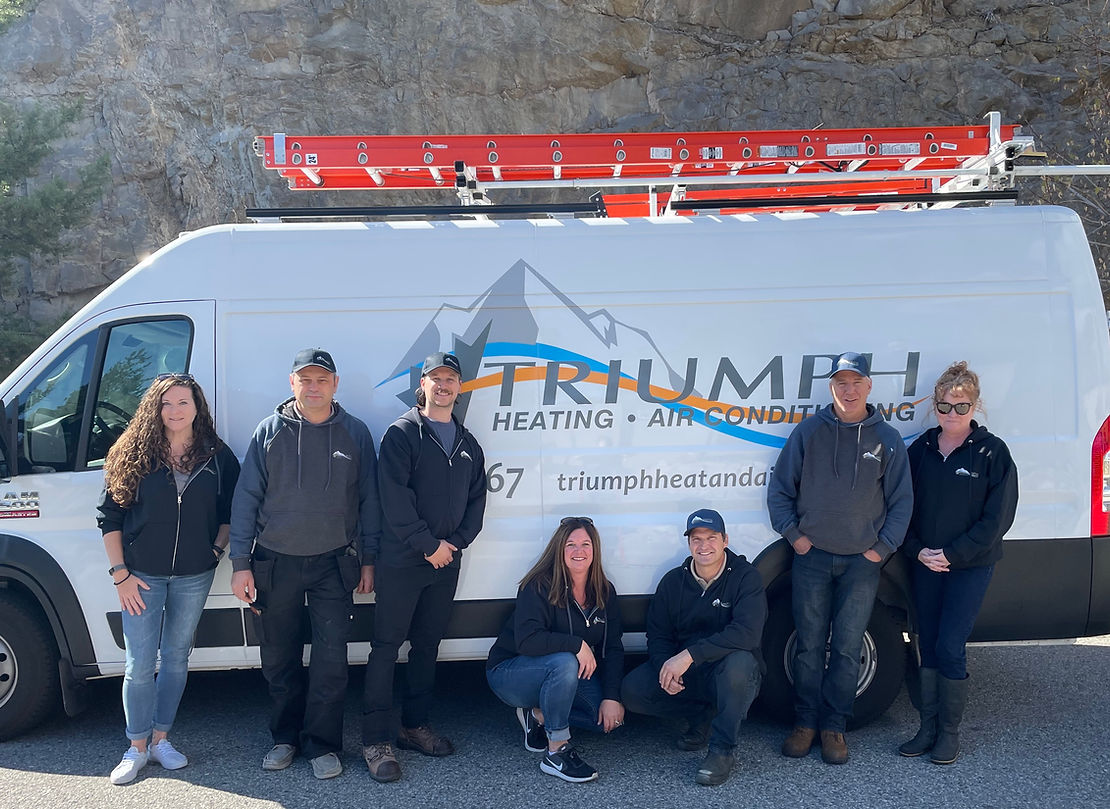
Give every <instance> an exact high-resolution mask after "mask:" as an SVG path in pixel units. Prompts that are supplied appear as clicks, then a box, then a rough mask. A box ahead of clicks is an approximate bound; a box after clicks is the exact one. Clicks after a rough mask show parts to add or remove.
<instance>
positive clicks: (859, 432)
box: [832, 419, 863, 489]
mask: <svg viewBox="0 0 1110 809" xmlns="http://www.w3.org/2000/svg"><path fill="white" fill-rule="evenodd" d="M833 431H834V432H833V435H834V438H833V455H832V468H833V476H834V477H835V478H836V479H837V480H840V470H839V469H838V468H837V465H836V460H837V456H838V455H840V419H837V420H836V422H835V423H834V424H833ZM862 439H863V422H862V421H861V422H860V423H859V424H857V425H856V453H855V455H856V460H855V464H854V465H853V467H852V488H853V489H855V488H856V479H857V478H858V477H859V445H860V441H861V440H862Z"/></svg>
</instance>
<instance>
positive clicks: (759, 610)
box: [647, 548, 767, 671]
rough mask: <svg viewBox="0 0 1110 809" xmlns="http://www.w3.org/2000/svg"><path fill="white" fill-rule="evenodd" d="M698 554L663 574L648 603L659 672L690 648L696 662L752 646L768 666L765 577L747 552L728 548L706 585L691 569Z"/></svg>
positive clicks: (653, 659)
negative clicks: (721, 567) (704, 586)
mask: <svg viewBox="0 0 1110 809" xmlns="http://www.w3.org/2000/svg"><path fill="white" fill-rule="evenodd" d="M692 564H693V558H692V557H689V556H687V557H686V561H685V562H683V563H682V564H681V565H680V566H679V567H676V568H674V569H673V570H670V571H668V572H667V573H666V575H664V576H663V579H662V580H661V581H660V582H659V586H658V587H657V588H656V589H655V595H654V596H653V597H652V599H651V604H650V605H649V606H648V614H647V646H648V659H649V660H650V661H651V664H652V665H653V666H654V667H655V670H656V671H658V670H659V669H660V668H661V667H662V665H663V664H664V663H666V662H667V660H668V659H669V658H671V657H673V656H674V655H676V654H678V653H679V652H681V651H682V650H683V649H687V650H688V651H689V652H690V656H691V657H693V658H694V665H695V666H700V665H702V664H703V663H715V662H716V661H718V660H720V659H721V658H723V657H725V656H726V655H728V654H731V653H732V652H735V651H739V650H741V649H744V650H747V651H749V652H751V653H752V654H754V655H755V656H756V659H758V660H759V661H760V665H761V666H762V665H763V656H762V655H761V654H760V650H759V646H760V642H761V641H762V638H763V624H764V622H765V621H766V620H767V596H766V594H765V593H764V591H763V577H762V576H760V575H759V571H758V570H756V569H755V568H754V567H752V565H751V564H749V563H748V561H747V560H746V559H745V558H744V557H743V556H738V555H737V554H735V553H733V552H732V551H730V550H729V549H728V548H725V569H724V570H722V571H721V575H720V576H718V577H717V580H716V581H714V582H713V583H712V584H711V585H709V589H707V590H702V589H701V585H700V584H698V582H697V581H696V580H695V579H694V576H693V574H692V573H691V572H690V566H691V565H692Z"/></svg>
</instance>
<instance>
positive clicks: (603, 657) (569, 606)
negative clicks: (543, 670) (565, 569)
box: [486, 581, 624, 702]
mask: <svg viewBox="0 0 1110 809" xmlns="http://www.w3.org/2000/svg"><path fill="white" fill-rule="evenodd" d="M548 592H549V591H548V590H547V588H546V587H544V588H541V587H540V585H539V583H538V582H536V581H532V582H529V583H528V584H527V585H525V587H524V588H523V589H522V590H521V591H520V592H519V593H517V596H516V609H515V610H513V614H512V615H510V616H509V620H508V621H506V622H505V626H504V628H503V629H502V630H501V634H500V635H498V636H497V641H496V643H494V644H493V648H491V649H490V650H489V658H488V659H487V660H486V670H487V671H488V670H489V669H492V668H494V667H495V666H497V664H498V663H502V662H504V661H506V660H508V659H509V658H512V657H516V656H518V655H527V656H528V657H543V656H544V655H549V654H555V653H556V652H570V653H571V654H578V650H579V649H581V648H582V641H586V643H587V644H588V645H589V647H590V649H591V650H592V651H593V653H594V659H595V660H596V661H597V669H598V676H599V677H600V681H599V682H600V683H601V697H602V699H613V700H617V701H618V702H619V701H620V698H621V678H622V677H624V644H623V643H622V641H621V611H620V606H619V605H618V604H617V591H616V590H615V589H614V588H613V585H612V583H609V593H608V595H606V597H605V607H604V608H602V609H599V608H598V607H591V608H590V609H586V610H584V609H582V608H581V607H580V606H578V604H577V602H575V600H574V598H573V597H571V595H570V593H567V596H566V606H565V607H557V606H555V605H554V604H552V603H551V601H550V599H548Z"/></svg>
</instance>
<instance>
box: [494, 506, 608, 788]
mask: <svg viewBox="0 0 1110 809" xmlns="http://www.w3.org/2000/svg"><path fill="white" fill-rule="evenodd" d="M623 676H624V646H623V644H622V643H621V618H620V607H619V606H618V605H617V591H616V590H615V589H614V588H613V585H612V583H611V582H610V581H609V580H608V579H607V578H605V571H604V570H603V569H602V567H601V536H600V535H599V534H598V532H597V528H595V527H594V523H593V520H591V519H590V518H589V517H565V518H563V520H562V521H561V522H560V523H559V527H558V528H556V529H555V533H554V534H553V535H552V537H551V540H550V541H549V542H548V543H547V547H546V548H545V549H544V551H543V554H541V555H540V559H539V561H538V562H536V564H535V565H534V566H533V567H532V569H531V570H529V571H528V573H526V574H525V576H524V578H523V579H522V580H521V582H520V590H519V592H518V593H517V596H516V610H515V611H514V613H513V615H512V616H511V617H510V618H509V620H508V622H507V623H506V624H505V628H504V629H502V630H501V634H500V635H499V636H498V638H497V642H496V643H494V645H493V648H492V649H490V653H489V659H488V660H487V662H486V680H487V681H488V682H489V684H490V688H492V689H493V693H495V694H496V695H497V696H498V697H499V698H500V699H501V701H502V702H504V703H505V704H506V705H510V706H512V707H514V708H516V715H517V719H518V720H519V721H520V726H521V728H523V730H524V747H525V749H526V750H530V751H532V752H533V753H539V752H543V753H544V757H543V758H542V759H541V760H540V769H541V770H542V771H543V772H545V773H547V774H548V775H554V776H556V777H558V778H562V779H563V780H564V781H571V782H573V783H580V782H583V781H592V780H594V779H595V778H597V770H595V769H594V768H593V767H591V766H590V765H589V764H587V763H586V762H585V761H583V760H582V759H581V757H580V756H579V755H578V753H577V752H576V751H575V749H574V748H573V747H572V746H571V744H570V727H571V725H574V726H575V727H584V728H589V729H591V730H599V731H602V732H604V733H608V732H609V731H611V730H613V729H614V728H617V727H620V726H621V725H622V724H623V723H624V706H623V705H622V704H621V702H620V691H621V678H622V677H623Z"/></svg>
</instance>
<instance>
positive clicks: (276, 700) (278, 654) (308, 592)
mask: <svg viewBox="0 0 1110 809" xmlns="http://www.w3.org/2000/svg"><path fill="white" fill-rule="evenodd" d="M351 560H353V563H354V564H353V568H354V570H355V573H356V580H355V583H356V584H357V570H358V559H357V557H347V556H345V555H344V554H343V552H342V550H341V551H339V552H332V553H326V554H321V555H319V556H290V555H287V554H283V553H276V552H274V551H271V550H268V549H266V548H263V547H261V546H258V547H256V548H255V553H254V562H253V569H254V578H255V587H256V589H257V590H258V603H259V604H260V605H261V607H262V615H261V616H259V617H258V619H257V621H256V624H255V625H256V626H257V627H258V628H259V634H260V636H261V641H260V652H261V656H262V674H263V675H264V676H265V677H266V682H267V683H269V686H270V700H271V703H272V706H271V714H270V733H271V734H272V735H273V739H274V744H292V745H294V746H297V747H299V748H300V749H301V752H303V753H304V754H305V755H306V756H307V757H308V758H316V757H317V756H322V755H324V754H325V753H338V752H340V751H341V750H342V749H343V700H344V697H345V696H346V692H347V640H348V637H349V633H350V625H351V611H352V606H353V597H352V591H353V590H354V586H355V585H354V584H351V586H350V587H347V586H346V583H344V581H343V575H342V574H341V572H340V569H341V566H342V565H344V564H345V565H347V567H348V568H350V567H352V565H351ZM350 574H351V571H350V570H347V571H346V576H347V583H350ZM306 596H307V597H308V618H309V622H310V624H311V628H312V633H311V639H312V650H311V653H310V658H309V665H308V677H307V682H306V678H305V671H304V665H303V663H302V658H303V654H304V637H303V635H302V628H303V623H302V622H303V615H304V604H305V597H306Z"/></svg>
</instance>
